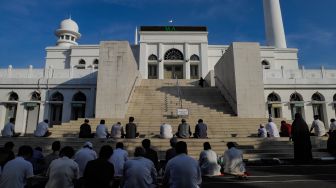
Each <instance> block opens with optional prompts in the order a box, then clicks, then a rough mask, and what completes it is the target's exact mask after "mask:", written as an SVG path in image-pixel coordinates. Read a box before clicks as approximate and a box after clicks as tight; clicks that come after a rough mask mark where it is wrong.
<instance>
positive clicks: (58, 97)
mask: <svg viewBox="0 0 336 188" xmlns="http://www.w3.org/2000/svg"><path fill="white" fill-rule="evenodd" d="M63 99H64V97H63V95H62V94H61V93H60V92H58V91H57V92H56V93H54V94H53V95H52V96H51V98H50V100H51V101H63Z"/></svg>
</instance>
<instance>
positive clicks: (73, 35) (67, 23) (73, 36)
mask: <svg viewBox="0 0 336 188" xmlns="http://www.w3.org/2000/svg"><path fill="white" fill-rule="evenodd" d="M55 35H56V36H57V38H58V40H57V44H56V45H57V46H62V47H70V46H72V45H76V46H77V45H78V43H77V42H76V40H77V39H79V38H80V36H81V34H80V33H79V32H78V25H77V23H76V22H75V21H73V20H72V19H71V18H69V19H65V20H63V21H62V22H61V24H60V28H59V29H57V30H56V31H55Z"/></svg>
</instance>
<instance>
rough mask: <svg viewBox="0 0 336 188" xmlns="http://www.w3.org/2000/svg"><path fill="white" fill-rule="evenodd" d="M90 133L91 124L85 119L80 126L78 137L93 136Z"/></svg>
mask: <svg viewBox="0 0 336 188" xmlns="http://www.w3.org/2000/svg"><path fill="white" fill-rule="evenodd" d="M93 136H94V135H93V134H92V133H91V125H89V120H88V119H85V120H84V123H83V124H82V125H81V126H80V131H79V138H93Z"/></svg>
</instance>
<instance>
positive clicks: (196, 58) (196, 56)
mask: <svg viewBox="0 0 336 188" xmlns="http://www.w3.org/2000/svg"><path fill="white" fill-rule="evenodd" d="M199 60H200V58H199V57H198V55H196V54H194V55H192V56H190V61H199Z"/></svg>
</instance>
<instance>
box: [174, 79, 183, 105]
mask: <svg viewBox="0 0 336 188" xmlns="http://www.w3.org/2000/svg"><path fill="white" fill-rule="evenodd" d="M174 77H175V79H176V89H177V95H178V97H179V99H180V107H181V108H183V104H182V96H181V88H180V85H179V81H178V78H177V76H176V74H174Z"/></svg>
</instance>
